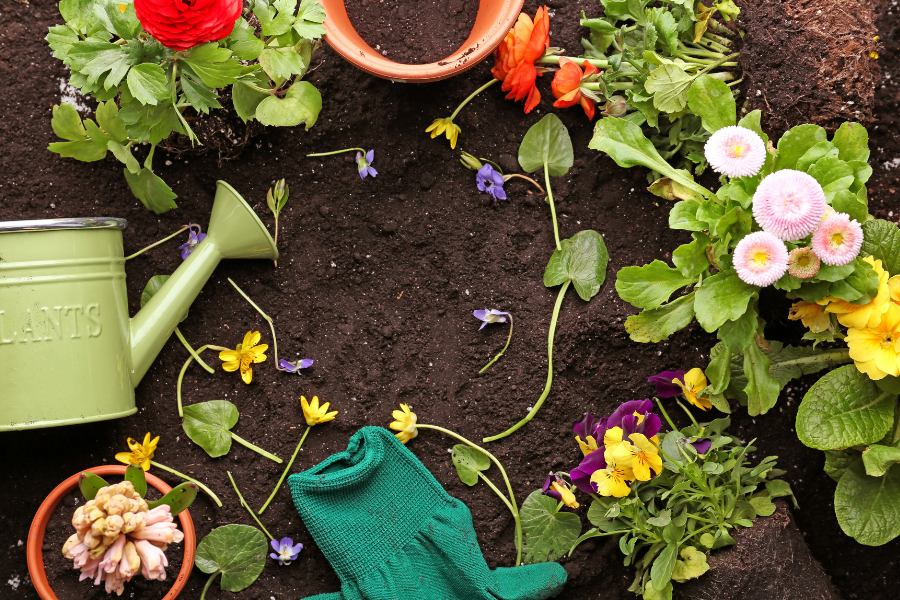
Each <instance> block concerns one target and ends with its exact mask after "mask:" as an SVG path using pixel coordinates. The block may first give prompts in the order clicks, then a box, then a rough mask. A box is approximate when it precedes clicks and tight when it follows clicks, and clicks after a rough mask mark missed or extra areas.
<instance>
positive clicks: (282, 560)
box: [269, 537, 303, 565]
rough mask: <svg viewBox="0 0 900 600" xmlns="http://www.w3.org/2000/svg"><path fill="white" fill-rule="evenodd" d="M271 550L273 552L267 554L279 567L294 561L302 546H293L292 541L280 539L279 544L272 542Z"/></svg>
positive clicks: (287, 538)
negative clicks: (273, 550) (272, 549)
mask: <svg viewBox="0 0 900 600" xmlns="http://www.w3.org/2000/svg"><path fill="white" fill-rule="evenodd" d="M272 548H274V549H275V552H272V553H271V554H269V556H270V557H272V558H274V559H275V560H277V561H278V563H279V564H281V565H289V564H291V561H292V560H296V559H297V556H298V555H299V554H300V551H301V550H303V544H297V545H296V546H295V545H294V540H292V539H291V538H289V537H286V538H282V539H281V541H280V542H276V541H275V540H272Z"/></svg>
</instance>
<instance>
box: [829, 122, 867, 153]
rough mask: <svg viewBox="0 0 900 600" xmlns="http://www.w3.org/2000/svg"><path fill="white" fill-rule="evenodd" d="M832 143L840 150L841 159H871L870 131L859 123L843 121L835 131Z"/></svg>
mask: <svg viewBox="0 0 900 600" xmlns="http://www.w3.org/2000/svg"><path fill="white" fill-rule="evenodd" d="M832 143H833V144H834V145H835V147H837V149H838V151H839V152H840V154H838V158H840V159H841V160H846V161H848V162H849V161H851V160H859V161H862V162H867V161H868V160H869V133H868V132H867V131H866V128H865V127H863V126H862V125H860V124H859V123H851V122H846V123H841V126H840V127H838V129H837V131H836V132H834V139H832Z"/></svg>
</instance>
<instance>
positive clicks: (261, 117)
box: [255, 81, 322, 130]
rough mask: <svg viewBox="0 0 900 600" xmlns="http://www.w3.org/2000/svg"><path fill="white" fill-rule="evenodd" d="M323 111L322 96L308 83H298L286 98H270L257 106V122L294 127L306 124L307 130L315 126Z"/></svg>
mask: <svg viewBox="0 0 900 600" xmlns="http://www.w3.org/2000/svg"><path fill="white" fill-rule="evenodd" d="M321 110H322V95H321V94H320V93H319V90H317V89H316V88H315V87H314V86H313V85H312V84H311V83H309V82H308V81H298V82H297V83H295V84H294V85H292V86H291V88H290V89H289V90H288V92H287V94H285V97H284V98H278V97H276V96H269V97H268V98H265V99H263V100H262V101H261V102H260V103H259V104H258V105H257V106H256V113H255V116H256V120H257V121H259V122H260V123H262V124H263V125H274V126H276V127H293V126H295V125H300V124H301V123H306V129H307V130H309V128H310V127H312V126H313V125H315V123H316V121H317V120H318V118H319V112H320V111H321Z"/></svg>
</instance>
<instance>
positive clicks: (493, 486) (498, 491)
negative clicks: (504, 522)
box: [478, 471, 513, 512]
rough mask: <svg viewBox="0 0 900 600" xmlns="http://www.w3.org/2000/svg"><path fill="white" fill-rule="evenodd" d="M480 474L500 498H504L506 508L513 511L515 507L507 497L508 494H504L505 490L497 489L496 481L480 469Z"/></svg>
mask: <svg viewBox="0 0 900 600" xmlns="http://www.w3.org/2000/svg"><path fill="white" fill-rule="evenodd" d="M478 476H479V477H481V478H482V479H483V480H484V482H485V483H486V484H488V487H489V488H491V489H492V490H494V493H495V494H497V495H498V496H500V499H501V500H503V504H505V505H506V508H508V509H509V511H510V512H512V509H513V507H512V504H510V503H509V500H507V499H506V496H504V495H503V492H501V491H500V490H498V489H497V486H495V485H494V482H492V481H491V480H490V479H488V478H487V476H486V475H485V474H484V473H482V472H481V471H478Z"/></svg>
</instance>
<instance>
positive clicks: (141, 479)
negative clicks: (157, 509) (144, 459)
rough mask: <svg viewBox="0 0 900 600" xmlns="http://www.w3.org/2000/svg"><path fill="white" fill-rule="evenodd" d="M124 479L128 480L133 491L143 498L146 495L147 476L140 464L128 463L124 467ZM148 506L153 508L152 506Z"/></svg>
mask: <svg viewBox="0 0 900 600" xmlns="http://www.w3.org/2000/svg"><path fill="white" fill-rule="evenodd" d="M125 481H130V482H131V485H133V486H134V491H135V492H137V493H138V495H139V496H140V497H141V498H143V497H144V496H146V495H147V477H146V475H144V469H142V468H141V466H140V465H134V464H132V465H128V466H127V467H126V468H125ZM150 508H153V507H152V506H151V507H150Z"/></svg>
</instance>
